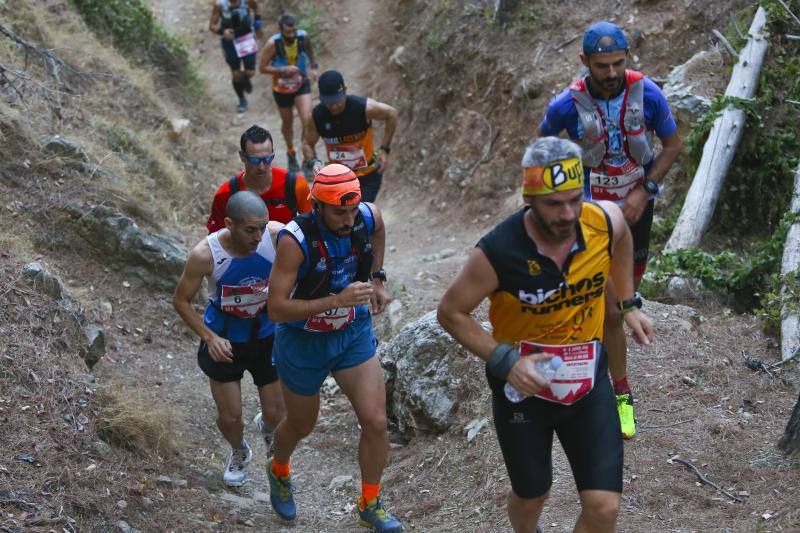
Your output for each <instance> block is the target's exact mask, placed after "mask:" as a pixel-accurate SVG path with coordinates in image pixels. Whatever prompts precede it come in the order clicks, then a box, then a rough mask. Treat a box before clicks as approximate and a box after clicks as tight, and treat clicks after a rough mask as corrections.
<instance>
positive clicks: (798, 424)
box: [778, 396, 800, 454]
mask: <svg viewBox="0 0 800 533" xmlns="http://www.w3.org/2000/svg"><path fill="white" fill-rule="evenodd" d="M778 448H780V449H781V450H783V451H785V452H786V453H787V454H790V453H792V452H796V451H797V450H800V396H798V398H797V403H796V404H794V411H792V416H791V417H790V418H789V423H788V424H786V431H784V432H783V437H782V438H781V440H780V442H778Z"/></svg>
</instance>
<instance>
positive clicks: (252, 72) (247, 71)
mask: <svg viewBox="0 0 800 533" xmlns="http://www.w3.org/2000/svg"><path fill="white" fill-rule="evenodd" d="M244 75H245V76H247V77H248V78H252V77H253V76H255V75H256V71H255V70H245V71H244Z"/></svg>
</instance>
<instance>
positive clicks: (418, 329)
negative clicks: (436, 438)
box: [378, 311, 471, 433]
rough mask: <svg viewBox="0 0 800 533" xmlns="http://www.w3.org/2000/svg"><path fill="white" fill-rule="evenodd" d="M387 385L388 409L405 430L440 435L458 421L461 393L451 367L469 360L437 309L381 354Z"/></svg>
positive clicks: (390, 342)
mask: <svg viewBox="0 0 800 533" xmlns="http://www.w3.org/2000/svg"><path fill="white" fill-rule="evenodd" d="M378 354H379V358H380V361H381V364H382V365H383V367H384V373H385V376H386V377H387V378H388V383H387V411H388V412H389V413H390V414H391V416H393V417H394V418H396V419H397V424H398V426H399V428H400V431H403V432H408V431H411V432H414V433H439V432H443V431H446V430H447V429H449V428H450V426H451V425H452V424H453V423H454V422H455V413H456V407H457V404H456V398H457V397H458V394H459V392H460V391H461V389H460V386H459V381H458V380H455V379H453V376H454V375H455V372H453V371H452V369H451V366H452V365H453V364H454V363H455V362H456V361H459V362H460V363H464V362H465V361H468V360H469V359H468V357H471V356H468V355H467V354H466V352H465V351H464V349H463V348H462V347H461V346H460V345H459V344H458V343H456V342H455V340H453V338H452V337H451V336H450V335H448V334H447V333H446V332H445V331H444V329H442V327H441V326H440V325H439V322H437V320H436V311H431V312H430V313H428V314H426V315H424V316H423V317H422V318H420V319H418V320H416V321H414V322H412V323H410V324H408V325H406V326H405V327H404V328H403V329H402V330H400V333H398V334H397V335H396V336H395V337H394V338H392V340H390V341H389V342H387V343H385V344H383V345H381V347H380V348H379V350H378Z"/></svg>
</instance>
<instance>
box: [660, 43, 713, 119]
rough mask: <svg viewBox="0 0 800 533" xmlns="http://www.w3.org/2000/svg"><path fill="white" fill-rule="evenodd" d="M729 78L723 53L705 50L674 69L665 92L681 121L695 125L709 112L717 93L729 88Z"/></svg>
mask: <svg viewBox="0 0 800 533" xmlns="http://www.w3.org/2000/svg"><path fill="white" fill-rule="evenodd" d="M727 81H728V76H727V75H726V74H725V65H724V63H723V59H722V56H721V55H720V54H719V52H716V51H714V52H712V51H709V50H703V51H700V52H697V53H696V54H695V55H693V56H692V57H691V58H690V59H689V60H688V61H687V62H686V63H684V64H682V65H678V66H677V67H675V68H674V69H673V70H672V72H671V73H670V74H669V76H668V77H667V81H666V83H665V84H664V95H665V96H666V97H667V102H669V106H670V109H671V110H672V113H673V114H674V115H676V117H677V119H678V121H679V122H680V123H681V124H682V125H684V126H688V127H691V126H692V125H693V124H694V123H695V122H696V121H697V120H698V119H699V118H700V117H702V116H703V114H705V113H706V112H707V111H708V109H709V106H710V105H711V99H712V98H713V97H714V95H715V94H718V93H723V92H724V91H725V84H726V83H727Z"/></svg>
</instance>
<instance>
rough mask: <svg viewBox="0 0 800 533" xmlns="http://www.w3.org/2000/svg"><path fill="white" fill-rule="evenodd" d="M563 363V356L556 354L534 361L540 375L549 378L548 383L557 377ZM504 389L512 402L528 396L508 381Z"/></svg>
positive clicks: (517, 401)
mask: <svg viewBox="0 0 800 533" xmlns="http://www.w3.org/2000/svg"><path fill="white" fill-rule="evenodd" d="M563 364H564V360H563V359H561V357H559V356H557V355H554V356H553V357H551V358H550V359H542V360H541V361H536V362H535V363H534V368H536V372H537V373H538V374H539V375H540V376H542V377H543V378H544V379H546V380H547V383H550V382H551V381H553V378H554V377H556V371H558V369H559V367H560V366H561V365H563ZM503 390H504V392H505V393H506V398H508V401H510V402H511V403H519V402H521V401H522V400H524V399H525V398H526V397H527V396H525V395H524V394H522V393H521V392H519V391H518V390H517V389H515V388H514V386H513V385H511V383H508V382H506V386H505V387H504V389H503Z"/></svg>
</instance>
